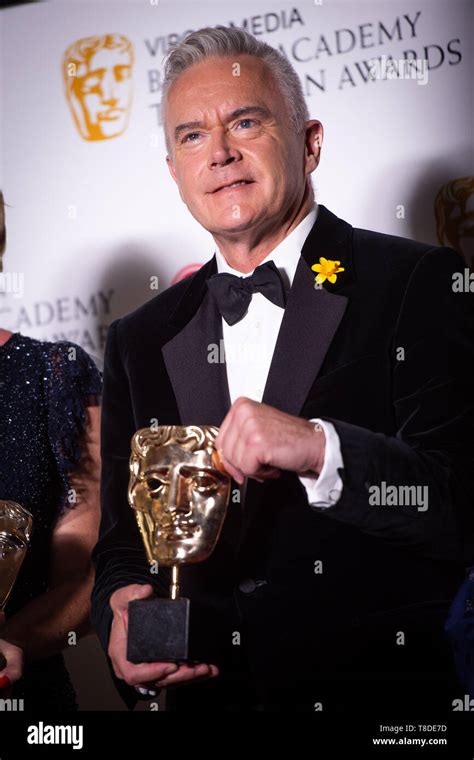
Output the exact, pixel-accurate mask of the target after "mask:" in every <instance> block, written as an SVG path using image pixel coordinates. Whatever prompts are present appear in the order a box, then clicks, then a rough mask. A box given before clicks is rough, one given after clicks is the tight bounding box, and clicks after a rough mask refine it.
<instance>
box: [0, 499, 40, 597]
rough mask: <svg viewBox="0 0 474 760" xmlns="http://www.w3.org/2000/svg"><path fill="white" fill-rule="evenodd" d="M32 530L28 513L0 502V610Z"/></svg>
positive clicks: (15, 576)
mask: <svg viewBox="0 0 474 760" xmlns="http://www.w3.org/2000/svg"><path fill="white" fill-rule="evenodd" d="M32 528H33V518H32V516H31V515H30V513H29V512H28V511H27V510H26V509H24V508H23V507H21V506H20V505H19V504H16V502H14V501H0V610H1V611H3V610H4V608H5V607H6V604H7V601H8V598H9V596H10V594H11V592H12V589H13V586H14V584H15V581H16V579H17V576H18V573H19V571H20V567H21V565H22V563H23V560H24V559H25V555H26V551H27V549H28V546H29V543H30V537H31V531H32Z"/></svg>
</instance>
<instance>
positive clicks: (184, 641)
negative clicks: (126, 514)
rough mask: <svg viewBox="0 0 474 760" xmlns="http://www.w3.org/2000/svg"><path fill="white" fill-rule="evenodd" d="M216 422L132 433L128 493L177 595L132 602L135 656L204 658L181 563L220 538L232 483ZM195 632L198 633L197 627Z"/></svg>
mask: <svg viewBox="0 0 474 760" xmlns="http://www.w3.org/2000/svg"><path fill="white" fill-rule="evenodd" d="M218 432H219V429H218V428H217V427H213V426H210V425H202V426H198V425H187V426H178V425H160V426H157V427H156V428H155V429H153V428H142V429H141V430H138V431H137V432H136V433H135V435H134V436H133V438H132V453H131V457H130V481H129V487H128V501H129V504H130V506H131V507H132V508H133V510H134V512H135V517H136V520H137V523H138V527H139V530H140V534H141V537H142V540H143V543H144V546H145V552H146V557H147V560H148V562H149V563H150V565H154V566H155V567H156V568H157V569H158V572H159V568H160V567H161V566H163V567H170V568H171V585H170V596H169V598H158V597H154V598H153V599H151V600H150V599H145V600H136V601H133V602H130V603H129V605H128V649H127V658H128V660H129V661H130V662H135V663H137V662H167V661H170V662H186V661H192V660H195V659H199V656H198V653H196V652H194V651H193V648H192V646H191V647H190V622H191V631H192V625H193V623H192V614H191V621H190V601H189V599H186V598H181V597H180V596H179V567H180V565H182V564H191V563H195V562H202V561H203V560H206V559H207V558H208V557H209V556H210V554H211V553H212V551H213V550H214V547H215V545H216V543H217V540H218V538H219V535H220V532H221V528H222V525H223V523H224V519H225V515H226V511H227V505H228V502H229V496H230V490H231V477H230V475H229V474H228V473H227V472H226V470H225V469H224V467H223V465H222V462H221V460H220V457H219V455H218V453H217V450H216V449H215V447H214V441H215V439H216V437H217V434H218ZM191 640H192V635H191Z"/></svg>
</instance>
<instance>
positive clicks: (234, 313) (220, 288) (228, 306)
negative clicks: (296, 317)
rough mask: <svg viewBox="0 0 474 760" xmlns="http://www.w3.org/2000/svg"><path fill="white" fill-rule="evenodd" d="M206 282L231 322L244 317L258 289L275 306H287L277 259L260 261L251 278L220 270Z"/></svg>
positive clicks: (233, 322)
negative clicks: (276, 263) (262, 262)
mask: <svg viewBox="0 0 474 760" xmlns="http://www.w3.org/2000/svg"><path fill="white" fill-rule="evenodd" d="M206 284H207V287H208V288H209V291H210V293H211V295H212V297H213V298H214V301H215V302H216V304H217V308H218V309H219V311H220V313H221V315H222V316H223V317H224V319H225V321H226V322H227V324H228V325H234V324H235V323H236V322H239V320H241V319H242V317H243V316H244V314H245V313H246V311H247V309H248V307H249V304H250V301H251V300H252V293H256V292H257V291H258V292H259V293H262V295H264V296H265V298H268V300H269V301H271V302H272V303H274V304H276V306H280V307H281V308H282V309H284V308H285V304H286V291H285V286H284V284H283V280H282V278H281V275H280V272H279V271H278V269H277V267H276V266H275V262H274V261H267V262H266V263H265V264H260V266H258V267H257V268H256V269H255V271H254V272H253V274H251V275H250V277H237V276H236V275H235V274H229V273H228V272H221V273H219V274H213V275H212V277H209V279H208V280H206Z"/></svg>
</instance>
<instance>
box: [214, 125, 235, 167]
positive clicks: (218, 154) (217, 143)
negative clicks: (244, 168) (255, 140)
mask: <svg viewBox="0 0 474 760" xmlns="http://www.w3.org/2000/svg"><path fill="white" fill-rule="evenodd" d="M240 158H241V155H240V152H239V151H238V150H237V148H236V147H235V146H234V145H233V144H232V140H231V139H230V138H229V137H228V135H227V134H226V132H225V130H224V129H216V130H212V132H211V136H210V142H209V162H208V163H209V168H210V169H215V168H216V166H227V164H230V163H232V161H236V160H238V159H240Z"/></svg>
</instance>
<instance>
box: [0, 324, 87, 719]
mask: <svg viewBox="0 0 474 760" xmlns="http://www.w3.org/2000/svg"><path fill="white" fill-rule="evenodd" d="M100 393H101V377H100V373H99V371H98V369H97V368H96V366H95V364H94V362H93V361H92V359H91V358H90V357H89V356H88V354H86V352H85V351H84V350H83V349H82V348H80V346H77V345H75V344H74V343H67V342H65V341H61V342H58V343H46V342H41V341H38V340H35V339H32V338H28V337H25V336H23V335H20V334H19V333H13V335H12V336H11V337H10V339H9V340H8V341H7V342H6V343H5V344H4V345H3V346H0V499H8V500H11V501H16V502H18V503H19V504H21V505H22V506H23V507H25V508H26V509H27V510H29V512H31V514H32V515H33V520H34V525H33V534H32V540H31V545H30V547H29V549H28V553H27V556H26V559H25V560H24V562H23V565H22V568H21V570H20V573H19V576H18V578H17V582H16V584H15V587H14V589H13V592H12V595H11V597H10V599H9V600H8V603H7V606H6V610H5V612H6V615H7V618H9V617H11V616H12V615H14V614H15V612H17V611H18V610H19V609H21V608H22V607H23V606H24V605H25V604H27V603H28V602H29V601H30V600H32V599H34V598H35V597H37V596H39V595H40V594H42V593H44V592H45V591H46V590H47V588H48V567H49V560H50V543H51V537H52V532H53V527H54V524H55V521H56V520H57V518H58V517H59V516H60V515H61V514H62V513H64V511H65V510H67V509H68V508H70V505H69V504H68V500H67V495H68V488H69V485H68V475H69V473H71V471H72V470H74V469H75V468H76V466H77V465H78V463H79V461H80V458H81V436H82V434H83V432H84V429H85V421H86V406H89V405H96V404H98V403H100ZM0 636H1V634H0ZM11 692H13V694H11V696H12V697H13V698H18V699H20V698H23V699H24V708H25V710H28V709H35V708H38V707H41V708H44V709H48V708H49V709H53V710H74V709H77V704H76V697H75V694H74V690H73V688H72V684H71V682H70V679H69V675H68V672H67V670H66V667H65V665H64V661H63V657H62V655H60V654H58V655H54V656H53V657H48V658H47V659H44V660H38V661H36V662H31V663H27V664H26V666H25V672H24V677H23V678H22V679H21V680H20V681H18V682H17V683H16V684H15V685H14V686H13V688H12V690H11Z"/></svg>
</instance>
